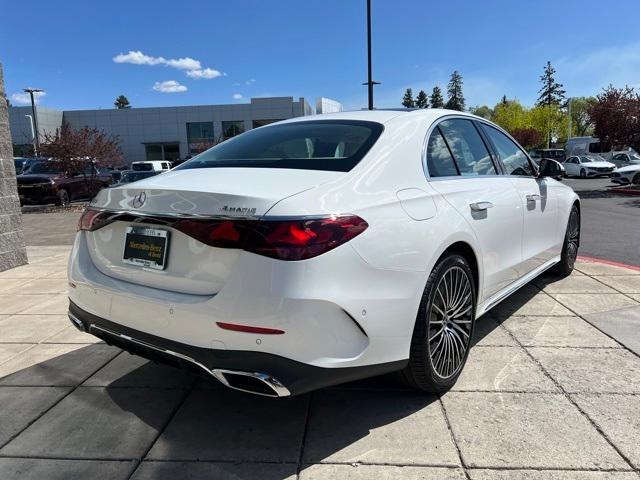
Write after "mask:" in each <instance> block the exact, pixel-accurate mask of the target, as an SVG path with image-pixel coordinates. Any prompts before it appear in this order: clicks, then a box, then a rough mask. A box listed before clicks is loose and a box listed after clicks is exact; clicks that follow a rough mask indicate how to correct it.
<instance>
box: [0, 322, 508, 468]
mask: <svg viewBox="0 0 640 480" xmlns="http://www.w3.org/2000/svg"><path fill="white" fill-rule="evenodd" d="M478 326H479V328H478V329H477V330H476V338H475V339H474V343H477V342H479V341H482V339H483V338H484V337H485V336H487V335H490V334H491V332H492V331H493V330H494V329H495V328H498V324H497V323H496V322H495V321H493V320H491V319H485V318H481V319H479V320H478ZM47 348H48V347H47ZM24 364H25V366H26V365H28V362H26V361H25V362H24ZM5 365H6V364H5ZM5 372H9V370H5ZM8 386H13V387H14V391H15V389H16V388H18V389H21V390H19V391H20V392H21V394H20V395H18V396H17V395H16V393H15V392H14V391H11V392H9V389H8V388H5V387H8ZM27 388H28V391H27ZM3 392H5V397H9V398H14V400H13V403H15V404H12V403H11V402H9V403H8V404H4V408H3V411H2V412H0V424H3V420H7V419H6V418H3V417H5V416H11V417H12V418H11V419H10V425H11V431H8V432H5V433H7V435H4V436H3V438H0V455H1V456H7V457H20V458H22V457H32V458H54V459H74V460H82V459H95V458H101V459H105V460H118V461H123V460H132V459H133V460H135V459H144V460H149V461H147V462H143V465H142V466H141V467H140V468H139V470H138V472H137V473H136V475H135V476H134V477H133V478H172V475H173V474H172V473H171V472H172V471H173V470H175V469H176V468H178V465H180V464H179V463H176V462H189V464H188V465H189V467H188V468H193V469H195V470H194V472H195V473H197V472H199V471H200V470H198V469H205V470H206V471H202V472H201V473H203V476H209V475H213V476H215V477H217V478H246V479H250V478H257V477H259V478H262V479H266V480H280V479H282V480H284V479H285V478H289V477H290V476H291V475H293V476H295V473H296V470H297V469H299V468H302V469H304V468H306V466H308V465H311V464H314V463H320V462H323V461H330V462H338V463H341V462H345V461H346V462H347V463H351V462H353V461H356V462H357V461H365V462H366V461H367V458H369V457H368V455H370V452H373V451H376V449H378V448H384V447H381V445H380V444H378V443H377V442H382V444H384V442H388V441H389V439H387V438H386V436H387V435H391V436H392V437H393V440H392V443H394V442H395V443H397V442H400V443H401V444H402V443H403V442H407V448H411V447H412V446H413V445H415V444H416V443H419V442H421V441H422V440H421V438H422V436H423V435H424V431H422V429H424V428H426V429H427V430H431V429H435V430H438V429H440V430H441V432H440V434H438V435H436V438H437V439H436V440H433V441H434V442H436V443H438V442H441V443H443V444H442V445H440V444H437V445H436V446H435V447H434V448H443V449H448V448H450V445H448V443H447V442H449V441H450V440H449V438H450V436H449V434H448V433H447V427H446V421H445V419H444V413H443V411H442V407H441V406H440V405H439V402H438V397H437V396H435V395H431V394H425V393H423V392H417V391H414V390H411V389H409V388H407V387H406V386H405V385H404V384H403V383H401V382H400V381H399V379H398V376H397V375H393V374H391V375H384V376H380V377H374V378H369V379H364V380H361V381H357V382H351V383H348V384H344V385H339V386H335V387H331V388H325V389H322V390H319V391H316V392H312V393H310V394H305V395H301V396H297V397H291V398H283V399H272V398H265V397H259V396H255V395H250V394H245V393H242V392H237V391H233V390H230V389H227V388H226V387H224V386H222V385H221V384H219V383H217V381H216V380H214V379H209V378H205V377H199V376H197V375H193V374H191V373H188V372H185V371H180V370H177V369H175V368H173V367H169V366H164V365H158V364H154V363H152V362H147V361H145V360H144V359H141V358H140V357H136V356H132V355H129V354H128V353H126V352H121V351H120V350H119V349H116V348H114V347H110V346H107V345H105V344H103V343H97V344H93V345H88V346H82V347H80V348H77V349H75V350H73V351H71V352H69V351H67V353H63V354H61V355H58V356H56V357H54V358H50V359H48V360H46V361H42V362H39V363H36V364H33V365H30V366H26V368H22V369H20V364H19V363H17V364H16V366H15V368H13V373H8V374H7V373H5V376H4V377H2V378H0V395H2V394H3ZM5 397H0V398H5ZM25 399H26V400H25ZM415 425H420V426H421V427H420V431H421V433H419V432H418V431H417V430H418V428H417V427H416V426H415ZM382 427H384V428H382ZM381 432H384V433H381ZM412 435H413V437H412ZM430 438H431V437H430ZM441 439H442V440H441ZM445 439H446V441H445ZM429 441H431V440H429ZM395 443H394V445H395ZM389 448H398V445H396V446H395V447H389ZM434 461H440V460H439V459H434ZM191 462H194V463H191ZM195 462H209V463H206V464H205V465H203V464H202V463H201V464H200V465H199V466H196V463H195ZM207 465H208V466H207ZM207 469H208V470H207ZM173 473H176V474H180V470H178V471H176V472H173ZM145 475H146V476H145ZM185 475H186V473H185ZM173 476H175V475H173Z"/></svg>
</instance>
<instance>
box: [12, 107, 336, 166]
mask: <svg viewBox="0 0 640 480" xmlns="http://www.w3.org/2000/svg"><path fill="white" fill-rule="evenodd" d="M341 110H342V105H341V104H340V103H339V102H337V101H335V100H331V99H328V98H322V97H321V98H318V99H317V100H316V107H315V108H313V107H311V105H309V103H308V102H307V101H306V100H305V99H304V98H303V97H300V98H299V99H298V100H294V99H293V97H268V98H252V99H251V102H250V103H241V104H230V105H194V106H186V107H157V108H128V109H121V110H118V109H109V110H65V111H60V110H53V109H50V108H45V107H42V106H37V107H36V115H37V124H38V133H39V136H40V141H42V140H43V136H44V134H45V133H54V132H55V130H56V129H57V128H60V127H61V125H62V124H63V122H64V123H67V124H68V125H69V126H71V127H72V128H82V127H90V128H97V129H99V130H102V131H104V132H105V133H108V134H111V135H117V136H118V137H119V140H120V148H121V150H122V154H123V156H124V161H125V162H126V163H130V162H135V161H140V160H176V159H185V158H187V157H189V156H190V155H193V154H195V153H198V152H199V151H201V150H202V149H203V147H204V146H208V145H210V144H212V143H215V142H218V141H220V140H224V139H227V138H230V137H233V136H234V135H238V134H239V133H242V132H244V131H247V130H250V129H252V128H256V127H261V126H263V125H268V124H269V123H273V122H277V121H279V120H285V119H287V118H294V117H301V116H305V115H313V114H316V113H318V114H319V113H331V112H336V111H341ZM31 117H32V111H31V107H30V106H27V107H14V106H12V107H9V122H10V129H11V139H12V142H13V145H14V152H16V154H18V153H19V152H20V151H24V150H26V148H25V147H28V148H30V147H31V145H32V144H33V130H32V123H31Z"/></svg>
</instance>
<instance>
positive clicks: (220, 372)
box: [69, 302, 407, 397]
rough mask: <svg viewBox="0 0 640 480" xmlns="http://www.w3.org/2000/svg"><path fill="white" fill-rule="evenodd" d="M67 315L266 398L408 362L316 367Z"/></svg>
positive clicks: (121, 342) (77, 313)
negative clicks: (182, 341) (206, 345)
mask: <svg viewBox="0 0 640 480" xmlns="http://www.w3.org/2000/svg"><path fill="white" fill-rule="evenodd" d="M69 318H70V320H71V322H72V323H73V324H74V325H75V326H76V328H78V329H80V330H82V331H86V332H88V333H91V334H93V335H95V336H96V337H98V338H101V339H102V340H104V341H105V342H106V343H108V344H109V345H114V346H117V347H119V348H122V349H123V350H126V351H128V352H130V353H132V354H135V355H139V356H142V357H145V358H148V359H150V360H153V361H157V362H161V363H165V364H169V365H172V366H174V367H179V368H183V369H185V370H190V371H196V372H198V373H203V374H205V375H209V376H213V377H214V378H215V379H216V380H218V381H220V382H222V383H223V384H224V385H225V386H227V387H229V388H232V389H235V390H241V391H244V392H249V393H254V394H257V395H263V396H268V397H286V396H289V395H299V394H302V393H306V392H309V391H311V390H316V389H318V388H322V387H327V386H330V385H336V384H340V383H344V382H350V381H353V380H358V379H361V378H366V377H372V376H376V375H381V374H384V373H389V372H394V371H398V370H401V369H403V368H404V367H405V366H406V364H407V360H400V361H395V362H387V363H381V364H376V365H366V366H360V367H345V368H321V367H316V366H313V365H309V364H306V363H302V362H297V361H294V360H291V359H287V358H284V357H281V356H278V355H274V354H268V353H262V352H252V351H240V350H224V349H220V350H219V349H213V348H202V347H197V346H194V345H187V344H184V343H180V342H176V341H173V340H169V339H166V338H161V337H158V336H155V335H151V334H149V333H145V332H141V331H138V330H134V329H132V328H128V327H125V326H123V325H119V324H117V323H114V322H111V321H109V320H106V319H104V318H100V317H98V316H96V315H93V314H91V313H89V312H87V311H85V310H83V309H81V308H80V307H78V306H77V305H76V304H75V303H73V302H70V304H69Z"/></svg>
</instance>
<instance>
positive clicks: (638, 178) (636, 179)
mask: <svg viewBox="0 0 640 480" xmlns="http://www.w3.org/2000/svg"><path fill="white" fill-rule="evenodd" d="M631 183H633V184H634V185H640V172H638V173H636V174H635V175H634V176H633V179H632V180H631Z"/></svg>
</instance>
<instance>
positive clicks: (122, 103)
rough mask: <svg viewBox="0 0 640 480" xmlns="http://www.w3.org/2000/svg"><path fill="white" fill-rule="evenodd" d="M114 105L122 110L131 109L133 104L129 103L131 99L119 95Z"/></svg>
mask: <svg viewBox="0 0 640 480" xmlns="http://www.w3.org/2000/svg"><path fill="white" fill-rule="evenodd" d="M113 105H114V106H115V107H116V108H117V109H118V110H122V109H123V108H131V104H130V103H129V99H128V98H127V97H125V96H124V95H119V96H118V98H116V101H115V102H113Z"/></svg>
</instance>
